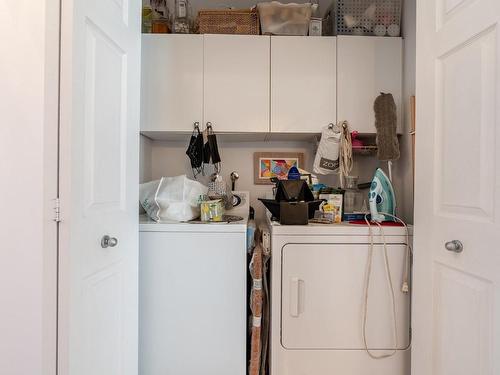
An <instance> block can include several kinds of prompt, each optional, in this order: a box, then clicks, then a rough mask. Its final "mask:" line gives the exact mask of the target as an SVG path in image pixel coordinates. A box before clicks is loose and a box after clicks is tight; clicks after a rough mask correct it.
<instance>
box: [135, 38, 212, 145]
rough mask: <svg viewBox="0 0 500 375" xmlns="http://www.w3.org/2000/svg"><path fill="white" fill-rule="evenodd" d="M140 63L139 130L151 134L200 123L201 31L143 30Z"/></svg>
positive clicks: (201, 102) (184, 129) (201, 90)
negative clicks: (196, 32)
mask: <svg viewBox="0 0 500 375" xmlns="http://www.w3.org/2000/svg"><path fill="white" fill-rule="evenodd" d="M141 63H142V66H141V70H142V76H141V87H142V90H141V131H142V132H143V133H145V134H146V135H151V136H153V137H154V135H155V133H154V132H157V131H184V132H186V131H188V132H189V131H192V130H193V124H194V123H195V122H199V123H200V124H201V123H202V121H203V118H202V117H203V35H193V34H191V35H185V34H144V35H143V36H142V61H141ZM150 132H153V133H150Z"/></svg>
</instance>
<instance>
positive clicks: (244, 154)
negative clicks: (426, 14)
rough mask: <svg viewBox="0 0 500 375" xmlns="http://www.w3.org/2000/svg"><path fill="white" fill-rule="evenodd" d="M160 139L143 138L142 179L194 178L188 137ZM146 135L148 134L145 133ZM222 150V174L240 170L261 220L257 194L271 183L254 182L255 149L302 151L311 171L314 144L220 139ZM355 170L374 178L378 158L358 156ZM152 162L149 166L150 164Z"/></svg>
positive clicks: (331, 180)
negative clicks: (187, 147)
mask: <svg viewBox="0 0 500 375" xmlns="http://www.w3.org/2000/svg"><path fill="white" fill-rule="evenodd" d="M188 137H189V136H186V141H185V142H159V141H150V140H147V139H143V141H142V142H141V148H142V151H141V157H142V158H143V159H142V160H141V164H142V165H143V173H142V176H143V177H144V180H143V181H148V180H150V179H158V178H160V177H161V176H175V175H179V174H186V175H187V176H188V177H190V178H193V175H192V171H191V167H190V164H189V159H188V157H187V156H186V154H185V151H186V145H187V141H188ZM142 138H145V137H142ZM219 151H220V154H221V158H222V175H223V177H224V178H226V180H227V181H228V182H230V179H229V175H230V173H231V172H232V171H237V172H238V174H239V175H240V178H239V180H238V181H237V182H236V189H237V190H248V191H250V196H251V205H252V206H253V207H254V208H255V210H256V217H257V219H258V220H262V219H263V218H264V212H265V209H264V207H263V205H262V203H260V202H259V201H258V199H257V198H265V197H266V194H268V193H270V192H271V186H270V185H255V184H254V158H253V154H254V152H303V153H304V156H305V166H306V169H307V170H309V171H312V163H313V161H314V152H315V144H314V143H312V142H290V141H286V142H285V141H282V142H277V141H272V142H224V141H219ZM356 160H357V161H356V162H355V165H354V168H353V172H352V174H355V175H359V176H360V180H361V182H369V181H371V178H372V175H373V171H374V170H375V168H376V167H377V166H378V165H379V162H378V161H377V160H376V159H375V158H368V157H359V158H357V159H356ZM148 166H150V167H148ZM199 180H200V182H203V183H206V182H207V180H206V178H203V177H200V179H199ZM320 181H321V182H323V183H325V184H328V185H332V186H338V178H337V176H326V177H320Z"/></svg>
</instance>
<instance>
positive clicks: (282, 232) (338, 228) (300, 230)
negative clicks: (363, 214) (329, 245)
mask: <svg viewBox="0 0 500 375" xmlns="http://www.w3.org/2000/svg"><path fill="white" fill-rule="evenodd" d="M268 226H269V228H270V230H271V233H272V235H275V236H311V235H312V236H368V235H369V228H368V226H367V225H359V224H350V223H348V222H342V223H340V224H317V223H310V224H308V225H281V224H280V223H279V222H277V221H270V220H268ZM408 230H409V235H410V236H412V235H413V226H411V225H408ZM372 231H373V235H375V236H380V235H381V233H380V229H379V228H378V226H377V225H372ZM383 231H384V234H385V236H405V235H406V232H405V228H404V227H402V226H400V227H396V226H384V227H383Z"/></svg>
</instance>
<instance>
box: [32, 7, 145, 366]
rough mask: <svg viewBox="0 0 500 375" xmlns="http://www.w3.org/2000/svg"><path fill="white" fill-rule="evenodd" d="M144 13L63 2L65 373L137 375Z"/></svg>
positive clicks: (61, 281) (61, 324) (61, 284)
mask: <svg viewBox="0 0 500 375" xmlns="http://www.w3.org/2000/svg"><path fill="white" fill-rule="evenodd" d="M140 14H141V2H140V1H139V0H122V1H112V0H104V1H103V0H85V1H82V0H79V1H76V0H74V1H71V0H69V1H64V2H63V3H62V17H61V19H62V33H61V36H62V61H61V85H62V86H61V99H60V105H61V159H60V184H61V186H60V194H61V219H62V221H61V223H60V239H59V244H60V247H59V254H60V262H59V267H60V277H59V316H58V317H59V322H58V325H59V332H58V333H59V340H58V343H59V356H58V360H59V363H58V367H59V371H58V373H59V374H65V375H137V341H138V337H137V336H138V333H137V328H138V327H137V326H138V323H137V322H138V204H137V201H138V182H139V175H138V173H139V165H138V164H139V163H138V158H139V147H138V146H139V144H138V143H139V101H140V99H139V94H140V83H139V82H140V48H141V36H140V35H141V34H140V33H141V29H140ZM106 235H109V236H110V240H109V241H107V242H106V241H104V239H105V237H104V236H106ZM115 239H116V240H115ZM101 241H103V242H101ZM27 360H29V359H27Z"/></svg>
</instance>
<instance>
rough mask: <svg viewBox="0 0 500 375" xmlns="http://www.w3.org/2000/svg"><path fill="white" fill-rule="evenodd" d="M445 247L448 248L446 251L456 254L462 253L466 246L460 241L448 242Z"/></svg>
mask: <svg viewBox="0 0 500 375" xmlns="http://www.w3.org/2000/svg"><path fill="white" fill-rule="evenodd" d="M444 247H446V250H448V251H452V252H454V253H461V252H462V251H463V250H464V245H462V242H460V241H459V240H453V241H449V242H446V243H445V244H444Z"/></svg>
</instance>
